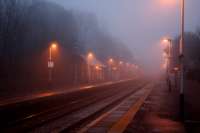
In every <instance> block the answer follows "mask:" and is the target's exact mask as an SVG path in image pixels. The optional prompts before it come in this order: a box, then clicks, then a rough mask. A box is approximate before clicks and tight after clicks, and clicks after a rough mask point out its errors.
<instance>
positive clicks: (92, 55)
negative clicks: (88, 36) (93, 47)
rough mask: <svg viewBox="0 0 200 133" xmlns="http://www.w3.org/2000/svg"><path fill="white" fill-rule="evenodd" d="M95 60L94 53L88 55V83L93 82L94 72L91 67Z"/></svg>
mask: <svg viewBox="0 0 200 133" xmlns="http://www.w3.org/2000/svg"><path fill="white" fill-rule="evenodd" d="M93 59H94V54H93V53H92V52H89V53H88V54H87V69H88V83H89V82H90V81H91V77H92V70H91V68H90V65H91V62H92V60H93Z"/></svg>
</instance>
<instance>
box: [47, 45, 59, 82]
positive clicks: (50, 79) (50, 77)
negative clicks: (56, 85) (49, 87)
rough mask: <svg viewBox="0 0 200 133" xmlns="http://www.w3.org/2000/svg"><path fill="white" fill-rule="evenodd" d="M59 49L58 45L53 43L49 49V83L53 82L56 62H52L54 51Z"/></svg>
mask: <svg viewBox="0 0 200 133" xmlns="http://www.w3.org/2000/svg"><path fill="white" fill-rule="evenodd" d="M56 48H57V44H56V43H52V44H51V45H50V47H49V61H48V68H49V81H50V82H51V81H52V69H53V67H54V62H53V60H52V50H54V49H56Z"/></svg>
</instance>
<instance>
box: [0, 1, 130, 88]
mask: <svg viewBox="0 0 200 133" xmlns="http://www.w3.org/2000/svg"><path fill="white" fill-rule="evenodd" d="M100 29H101V28H99V26H98V23H97V20H96V18H95V16H93V15H91V14H89V13H88V14H87V13H78V12H75V11H68V10H66V9H64V8H63V7H61V6H59V5H57V4H54V3H50V2H47V1H45V0H0V62H1V65H0V80H1V84H2V85H1V88H0V89H3V90H7V89H11V90H12V89H16V88H27V89H28V88H39V87H44V86H46V84H47V80H48V68H47V62H48V52H49V51H48V50H49V46H50V44H51V43H52V42H56V43H57V44H58V49H57V50H56V51H54V53H53V58H54V61H55V69H54V75H53V76H54V80H55V81H54V82H55V83H57V85H64V84H67V85H71V84H73V83H74V82H75V81H76V82H77V83H84V82H86V81H85V80H84V78H82V77H81V76H80V75H77V73H78V74H80V73H81V72H82V71H85V69H86V68H85V61H84V58H82V57H83V56H84V55H86V54H87V52H88V51H93V52H94V53H95V54H96V56H97V58H99V59H100V60H101V61H102V62H106V60H107V59H108V57H112V58H116V59H122V60H131V61H133V56H132V55H131V52H130V51H129V50H128V49H127V48H126V47H125V46H124V45H123V44H122V43H121V42H120V41H117V40H115V39H114V38H112V37H110V36H109V35H108V34H107V33H106V32H104V31H103V30H100ZM77 66H78V68H77ZM80 66H83V67H80ZM85 73H86V72H85ZM82 75H84V74H82Z"/></svg>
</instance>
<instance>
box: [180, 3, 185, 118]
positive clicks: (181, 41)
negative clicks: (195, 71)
mask: <svg viewBox="0 0 200 133" xmlns="http://www.w3.org/2000/svg"><path fill="white" fill-rule="evenodd" d="M180 2H181V38H180V45H179V59H180V115H181V118H182V119H184V28H185V27H184V25H185V0H180Z"/></svg>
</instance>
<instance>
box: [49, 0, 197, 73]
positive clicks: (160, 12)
mask: <svg viewBox="0 0 200 133" xmlns="http://www.w3.org/2000/svg"><path fill="white" fill-rule="evenodd" d="M50 1H52V2H56V3H58V4H60V5H62V6H64V7H65V8H66V9H68V10H74V11H76V10H78V11H81V12H82V11H83V12H89V13H93V14H95V15H96V16H97V19H98V22H99V25H100V27H102V28H104V29H106V30H107V31H109V32H110V34H111V35H112V36H114V37H116V38H118V39H120V40H121V41H123V42H124V43H125V44H126V45H127V46H128V47H129V48H130V49H131V50H132V51H133V54H134V56H135V58H136V59H137V60H139V62H141V63H142V64H145V65H148V68H153V69H158V67H160V64H161V62H162V47H161V46H160V39H161V38H162V37H164V36H170V37H174V36H177V35H178V34H179V31H180V29H179V22H180V17H179V15H180V4H179V0H175V1H174V0H148V1H147V0H84V1H83V0H67V1H66V0H50ZM198 5H200V1H199V0H190V1H186V25H185V26H186V31H195V30H196V28H197V27H198V24H199V22H200V14H199V13H198Z"/></svg>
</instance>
